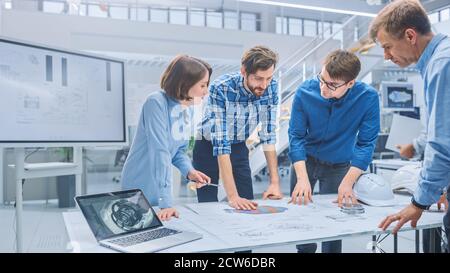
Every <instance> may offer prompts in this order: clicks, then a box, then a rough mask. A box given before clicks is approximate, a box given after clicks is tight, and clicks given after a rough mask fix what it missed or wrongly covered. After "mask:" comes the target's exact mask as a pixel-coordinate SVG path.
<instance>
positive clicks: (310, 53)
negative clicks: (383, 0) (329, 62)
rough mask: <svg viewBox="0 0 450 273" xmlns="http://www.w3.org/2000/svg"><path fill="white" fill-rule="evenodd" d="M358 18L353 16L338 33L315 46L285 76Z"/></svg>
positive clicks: (285, 72)
mask: <svg viewBox="0 0 450 273" xmlns="http://www.w3.org/2000/svg"><path fill="white" fill-rule="evenodd" d="M357 17H358V16H356V15H353V16H351V17H350V18H349V19H348V20H347V21H345V23H344V24H342V26H341V27H340V28H339V30H337V31H336V32H333V34H331V36H330V37H328V38H326V39H324V40H323V41H322V42H320V43H319V44H318V45H317V46H315V47H314V48H313V49H311V50H310V51H309V52H308V53H306V54H305V55H304V56H303V57H302V58H301V59H300V60H298V61H297V62H295V63H294V64H293V65H292V66H291V67H290V68H289V69H288V70H286V71H284V72H283V74H287V73H289V72H290V71H291V70H292V69H294V67H295V66H297V65H298V64H299V63H301V62H303V61H304V60H305V59H306V58H308V57H309V56H311V55H312V54H313V53H314V52H315V51H316V50H317V49H318V48H319V47H321V46H322V45H324V44H325V43H327V42H328V41H330V40H331V39H333V38H334V37H335V36H336V35H337V33H339V32H340V31H342V30H343V29H344V28H345V27H346V26H347V25H348V24H349V23H350V22H351V21H352V20H354V19H355V18H357Z"/></svg>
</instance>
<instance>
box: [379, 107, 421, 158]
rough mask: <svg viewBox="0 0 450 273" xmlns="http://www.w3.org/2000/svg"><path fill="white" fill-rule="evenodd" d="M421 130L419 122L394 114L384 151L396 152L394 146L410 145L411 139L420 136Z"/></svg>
mask: <svg viewBox="0 0 450 273" xmlns="http://www.w3.org/2000/svg"><path fill="white" fill-rule="evenodd" d="M421 130H422V123H421V122H420V120H418V119H413V118H409V117H404V116H400V115H397V114H395V115H394V116H393V118H392V125H391V131H390V132H389V136H388V139H387V141H386V149H389V150H392V151H395V152H398V151H399V150H398V149H397V148H396V147H395V146H396V145H399V144H409V143H412V141H413V139H415V138H416V137H418V136H419V135H420V131H421Z"/></svg>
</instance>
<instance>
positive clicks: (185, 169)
mask: <svg viewBox="0 0 450 273" xmlns="http://www.w3.org/2000/svg"><path fill="white" fill-rule="evenodd" d="M193 169H194V167H193V166H192V163H190V162H189V163H186V164H183V165H182V166H180V168H178V170H179V171H180V173H181V175H182V176H183V177H184V178H187V176H188V174H189V172H190V171H192V170H193Z"/></svg>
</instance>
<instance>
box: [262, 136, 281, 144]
mask: <svg viewBox="0 0 450 273" xmlns="http://www.w3.org/2000/svg"><path fill="white" fill-rule="evenodd" d="M276 143H277V139H276V138H275V137H271V138H268V139H266V140H261V144H276Z"/></svg>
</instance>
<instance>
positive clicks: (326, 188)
mask: <svg viewBox="0 0 450 273" xmlns="http://www.w3.org/2000/svg"><path fill="white" fill-rule="evenodd" d="M349 169H350V163H337V164H330V163H326V162H322V161H319V160H317V159H315V158H313V157H310V156H308V157H307V159H306V171H307V172H308V178H309V182H310V183H311V190H314V186H315V185H316V183H317V181H320V183H319V193H320V194H330V193H337V192H338V188H339V185H340V183H341V181H342V179H343V178H344V176H345V175H346V174H347V172H348V170H349ZM296 184H297V175H296V173H295V170H294V167H293V166H292V167H291V195H292V191H293V190H294V188H295V185H296ZM296 247H297V252H299V253H314V252H316V250H317V244H315V243H311V244H303V245H297V246H296ZM341 252H342V241H341V240H335V241H328V242H322V253H341Z"/></svg>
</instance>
